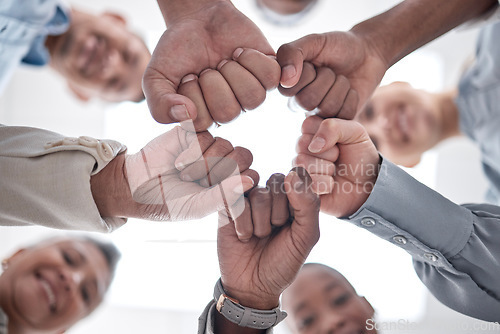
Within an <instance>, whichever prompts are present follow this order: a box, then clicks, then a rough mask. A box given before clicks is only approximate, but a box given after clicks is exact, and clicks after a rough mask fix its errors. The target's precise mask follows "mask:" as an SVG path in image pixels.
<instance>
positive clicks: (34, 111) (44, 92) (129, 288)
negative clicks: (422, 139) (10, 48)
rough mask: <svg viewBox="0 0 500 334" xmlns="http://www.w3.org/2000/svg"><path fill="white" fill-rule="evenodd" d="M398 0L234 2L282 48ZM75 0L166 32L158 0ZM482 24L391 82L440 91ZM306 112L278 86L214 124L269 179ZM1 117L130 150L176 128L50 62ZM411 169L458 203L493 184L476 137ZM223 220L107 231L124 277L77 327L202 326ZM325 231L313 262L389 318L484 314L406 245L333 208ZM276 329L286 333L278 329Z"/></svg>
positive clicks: (426, 53) (426, 323) (1, 109)
mask: <svg viewBox="0 0 500 334" xmlns="http://www.w3.org/2000/svg"><path fill="white" fill-rule="evenodd" d="M398 2H399V1H394V0H378V1H373V0H353V1H334V0H323V1H320V3H319V5H318V6H317V7H316V8H315V9H314V10H313V11H312V12H310V13H309V14H308V15H307V17H305V18H304V21H303V22H302V23H301V24H300V25H298V26H296V27H276V26H274V25H271V24H269V23H267V22H265V21H264V20H263V19H262V17H261V16H260V13H259V12H258V11H257V10H256V7H255V5H254V2H253V0H235V1H234V3H235V4H236V5H237V6H238V7H239V8H240V9H241V10H242V11H243V12H244V13H245V14H247V15H248V16H249V17H250V18H251V19H253V20H254V22H256V23H257V24H258V25H259V27H261V29H262V30H263V32H264V34H265V35H266V36H267V37H268V39H269V41H270V42H271V44H272V45H273V46H274V47H275V48H276V49H277V48H278V47H279V45H281V44H282V43H285V42H287V41H291V40H294V39H296V38H299V37H302V36H304V35H306V34H309V33H314V32H324V31H331V30H345V29H349V28H350V27H351V26H352V25H353V24H355V23H357V22H359V21H361V20H363V19H365V18H368V17H370V16H373V15H375V14H377V13H379V12H381V11H383V10H385V9H387V8H389V7H390V6H392V5H394V4H396V3H398ZM103 3H105V4H103ZM72 4H74V5H75V6H78V7H81V8H82V9H89V10H94V11H101V10H105V9H110V10H114V11H118V12H119V13H121V14H123V15H125V16H126V17H127V18H128V19H129V20H130V23H131V25H132V26H134V27H136V29H137V31H139V32H140V34H141V35H142V36H145V38H146V39H147V41H148V44H149V45H150V46H151V49H154V46H155V45H156V42H157V40H158V38H159V36H161V33H162V32H163V30H164V23H163V21H162V18H161V15H160V12H159V10H158V8H157V5H156V2H155V1H148V2H146V1H132V0H107V1H99V0H74V1H72ZM476 33H477V30H474V29H469V30H462V31H459V32H456V31H454V32H451V33H449V34H448V35H446V36H445V37H443V38H440V39H439V40H437V41H435V42H433V43H431V44H429V45H428V46H426V47H425V48H423V49H421V50H419V51H417V52H415V53H414V54H412V55H410V56H408V57H407V58H405V59H404V60H403V61H401V62H400V63H399V64H397V65H396V66H395V67H394V68H393V69H391V70H390V71H389V72H388V74H387V75H386V77H385V78H384V82H385V83H389V82H392V81H394V80H403V81H409V82H410V83H412V84H413V85H414V86H415V87H418V88H425V89H428V90H432V91H439V90H441V89H445V88H449V87H453V86H454V85H455V84H456V82H457V80H458V77H459V74H460V69H461V66H462V64H463V63H464V61H465V59H466V58H467V57H468V56H470V55H472V54H473V50H474V40H475V36H476ZM303 118H304V115H303V114H302V113H301V112H292V111H290V110H289V109H288V108H287V99H286V98H284V97H282V96H280V95H279V94H278V92H277V91H273V92H271V93H270V94H269V95H268V99H267V100H266V102H265V103H264V104H263V105H262V106H261V107H259V108H258V109H256V110H253V111H251V112H248V113H246V114H244V115H242V116H241V117H239V118H238V119H237V120H235V121H233V122H232V123H231V124H228V125H224V126H222V127H220V128H218V129H215V130H213V131H212V133H213V134H214V136H221V137H224V138H227V139H229V140H231V141H232V143H233V144H234V145H235V146H237V145H239V146H244V147H247V148H248V149H250V150H251V151H252V152H253V154H254V164H253V167H252V168H254V169H255V170H257V171H259V173H260V175H261V183H265V180H267V178H268V177H269V176H270V175H271V174H272V173H275V172H281V173H285V174H286V173H287V172H288V170H289V169H290V167H291V160H292V158H293V156H294V146H295V141H296V138H297V137H298V135H299V129H300V124H301V122H302V120H303ZM0 123H3V124H8V125H28V126H36V127H41V128H46V129H50V130H52V131H57V132H60V133H63V134H65V135H69V136H80V135H89V136H94V137H97V138H112V139H116V140H119V141H121V142H123V143H125V144H126V145H127V146H128V147H129V152H136V151H137V150H138V149H140V148H141V147H142V146H143V145H144V144H146V143H147V142H148V141H149V140H151V139H152V138H154V137H155V136H156V135H158V134H160V133H163V132H165V131H167V130H169V129H170V128H172V126H169V125H160V124H157V123H156V122H155V121H154V120H153V119H152V118H151V116H150V114H149V111H148V109H147V106H146V104H145V103H140V104H132V103H123V104H120V105H118V106H109V105H105V104H102V103H98V102H92V103H88V104H81V103H79V102H77V101H76V100H75V99H73V98H72V97H71V96H70V93H69V91H68V89H67V88H66V87H65V84H64V82H63V81H62V80H61V79H60V78H59V77H57V76H55V75H54V73H52V71H51V70H50V69H47V68H43V69H38V68H36V69H35V68H21V69H19V70H18V71H17V73H16V75H15V77H14V78H13V79H12V81H11V83H10V85H9V87H8V88H7V90H6V91H5V92H4V94H3V96H1V97H0ZM410 172H411V173H412V174H413V175H414V176H415V177H417V178H418V179H419V180H421V181H422V182H424V183H425V184H427V185H429V186H430V187H432V188H434V189H436V190H438V191H439V192H441V193H443V194H444V195H445V196H447V197H448V198H450V199H451V200H453V201H455V202H457V203H463V202H474V201H475V202H477V201H481V200H482V197H483V193H484V191H485V187H486V182H485V180H484V177H483V176H482V172H481V167H480V162H479V153H478V152H477V150H476V149H475V147H474V146H473V145H472V144H471V143H470V142H469V141H468V140H466V139H454V140H451V141H448V142H447V143H445V144H443V145H440V147H438V148H437V149H435V150H433V151H431V152H429V153H427V154H426V156H425V158H424V159H423V161H422V163H421V164H420V165H419V166H417V167H416V168H415V169H414V170H412V171H410ZM216 228H217V222H216V217H215V216H210V217H207V218H206V219H203V220H200V221H196V222H183V223H151V222H146V221H139V220H132V219H131V220H129V222H128V223H127V224H126V225H125V226H124V227H122V228H121V229H119V230H118V231H116V232H114V233H113V234H111V235H109V236H102V237H103V238H109V239H111V240H113V241H114V242H115V243H116V244H117V245H118V247H119V248H120V250H121V251H122V253H123V258H122V261H121V263H120V266H119V269H118V273H117V276H116V279H115V282H114V284H113V286H112V288H111V291H110V293H109V295H108V298H107V300H106V302H105V304H104V305H103V306H102V307H101V308H100V309H99V310H98V311H97V312H95V313H94V314H93V315H92V316H91V317H90V318H88V319H87V320H85V321H83V322H81V323H80V324H79V325H78V326H76V327H75V328H73V329H72V330H71V331H69V333H78V334H79V333H123V334H127V333H137V332H139V331H141V332H144V333H176V334H183V333H186V334H187V333H189V334H191V333H195V332H196V326H197V317H198V315H199V314H200V313H201V311H202V310H203V308H204V306H205V305H206V303H207V302H208V301H209V300H210V298H211V294H212V291H213V285H214V283H215V281H216V280H217V278H218V277H219V270H218V263H217V257H216V242H215V240H216ZM53 233H54V232H53V231H50V230H45V229H41V228H11V227H9V228H2V229H0V254H1V255H7V254H9V252H11V251H13V250H15V249H16V247H18V246H19V245H22V244H29V243H30V242H31V241H34V240H37V239H39V238H40V237H42V236H45V235H52V234H53ZM321 234H322V237H321V240H320V241H319V243H318V245H317V246H316V248H315V249H314V250H313V252H312V254H311V255H310V258H309V259H308V260H309V261H313V262H323V263H325V264H327V265H330V266H332V267H335V268H336V269H338V270H339V271H341V272H342V273H344V275H345V276H346V277H347V278H348V279H349V280H350V281H351V283H352V284H353V285H354V286H355V287H356V289H357V290H358V293H360V294H362V295H364V296H366V297H367V299H368V300H369V301H370V302H371V303H372V305H373V306H374V307H375V309H376V311H377V318H378V320H379V321H397V320H398V319H406V320H408V321H411V322H418V323H419V324H421V326H422V328H423V329H422V332H424V333H432V328H434V329H436V328H438V327H437V325H438V324H442V323H450V324H451V323H470V324H473V323H476V322H473V321H472V320H470V319H469V318H466V317H464V316H460V315H458V314H457V313H455V312H453V311H450V310H448V309H446V308H445V307H443V306H441V305H440V304H439V303H438V302H437V301H435V299H434V298H433V297H432V296H430V295H429V294H428V292H427V291H426V289H425V287H424V286H423V285H422V284H421V283H420V281H419V280H418V278H417V276H416V274H415V273H414V271H413V268H412V264H411V258H410V256H409V255H407V254H406V253H405V252H404V251H402V250H400V249H398V248H396V247H394V246H392V245H390V244H389V243H387V242H385V241H383V240H380V239H378V238H376V237H374V236H372V235H370V234H369V233H367V232H365V231H363V230H360V229H357V228H355V227H353V226H351V225H349V224H348V223H345V222H342V221H338V220H336V219H334V218H332V217H327V216H322V217H321ZM477 323H478V322H477ZM386 332H391V333H396V332H397V331H394V330H391V331H386ZM448 332H449V333H456V332H457V331H456V330H455V328H454V327H452V328H451V329H450V330H448V331H447V330H443V328H442V327H440V330H436V333H448ZM276 333H277V334H284V333H287V331H286V329H285V328H284V326H279V328H278V329H277V330H276Z"/></svg>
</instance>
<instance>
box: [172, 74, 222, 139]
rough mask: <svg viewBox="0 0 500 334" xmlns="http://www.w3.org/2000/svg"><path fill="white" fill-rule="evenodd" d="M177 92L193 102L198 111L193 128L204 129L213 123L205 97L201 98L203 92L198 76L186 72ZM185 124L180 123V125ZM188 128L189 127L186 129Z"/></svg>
mask: <svg viewBox="0 0 500 334" xmlns="http://www.w3.org/2000/svg"><path fill="white" fill-rule="evenodd" d="M178 92H179V94H182V95H184V96H186V97H188V98H189V99H191V101H193V102H194V104H195V106H196V110H197V112H198V117H196V120H195V121H194V129H195V130H196V131H204V130H206V129H208V128H209V127H210V125H212V124H213V122H214V120H213V119H212V117H211V116H210V112H209V111H208V107H207V105H206V104H205V99H204V98H203V93H202V92H201V88H200V85H199V83H198V77H197V76H196V75H194V74H188V75H186V76H185V77H184V78H182V81H181V84H180V86H179V90H178ZM183 124H185V123H184V122H182V123H181V126H182V125H183ZM186 130H190V129H186Z"/></svg>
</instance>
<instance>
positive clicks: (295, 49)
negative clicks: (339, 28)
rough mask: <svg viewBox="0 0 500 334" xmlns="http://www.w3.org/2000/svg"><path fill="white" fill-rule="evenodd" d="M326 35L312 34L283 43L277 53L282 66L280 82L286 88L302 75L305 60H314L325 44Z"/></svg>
mask: <svg viewBox="0 0 500 334" xmlns="http://www.w3.org/2000/svg"><path fill="white" fill-rule="evenodd" d="M325 42H326V41H325V36H324V35H321V34H312V35H308V36H305V37H302V38H300V39H298V40H296V41H293V42H291V43H287V44H283V45H282V46H281V47H280V48H279V49H278V52H277V53H276V59H277V60H278V63H279V64H280V66H281V80H280V83H281V85H282V86H283V87H285V88H290V87H293V86H295V85H296V84H297V83H298V82H299V79H300V76H301V75H302V66H303V63H304V61H311V62H312V61H313V60H314V59H315V58H316V57H318V56H319V55H320V53H321V51H322V50H323V46H324V45H325Z"/></svg>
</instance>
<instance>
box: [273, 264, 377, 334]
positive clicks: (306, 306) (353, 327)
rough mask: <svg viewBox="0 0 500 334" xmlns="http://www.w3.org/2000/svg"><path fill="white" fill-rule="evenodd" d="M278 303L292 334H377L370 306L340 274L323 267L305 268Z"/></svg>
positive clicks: (309, 265)
mask: <svg viewBox="0 0 500 334" xmlns="http://www.w3.org/2000/svg"><path fill="white" fill-rule="evenodd" d="M281 302H282V304H283V309H285V310H287V312H288V318H287V319H286V323H287V325H288V328H290V330H291V331H292V333H294V334H306V333H362V334H365V333H376V332H377V331H376V330H375V325H374V324H375V323H374V322H373V316H374V314H375V310H374V309H373V307H372V306H371V304H370V303H369V302H368V301H367V300H366V298H364V297H362V296H359V295H358V294H357V293H356V290H355V289H354V287H353V286H352V285H351V283H350V282H349V281H348V280H347V279H346V278H345V277H344V276H343V275H342V274H341V273H339V272H338V271H337V270H335V269H333V268H331V267H328V266H326V265H324V264H319V263H306V264H304V266H303V267H302V269H301V270H300V271H299V273H298V274H297V277H295V280H294V281H293V283H292V284H291V285H290V286H289V287H288V288H287V289H286V290H285V291H284V292H283V296H282V298H281Z"/></svg>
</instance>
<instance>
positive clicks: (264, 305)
mask: <svg viewBox="0 0 500 334" xmlns="http://www.w3.org/2000/svg"><path fill="white" fill-rule="evenodd" d="M222 286H223V288H224V291H225V292H226V295H227V296H228V297H230V298H232V299H235V300H237V301H238V303H239V304H241V305H243V306H245V307H251V308H255V309H259V310H272V309H273V308H276V307H278V306H279V295H277V296H276V295H274V296H273V295H268V294H259V293H258V292H257V291H255V290H252V291H246V292H245V291H242V290H241V289H236V288H231V287H230V286H227V285H226V284H224V282H222Z"/></svg>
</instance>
